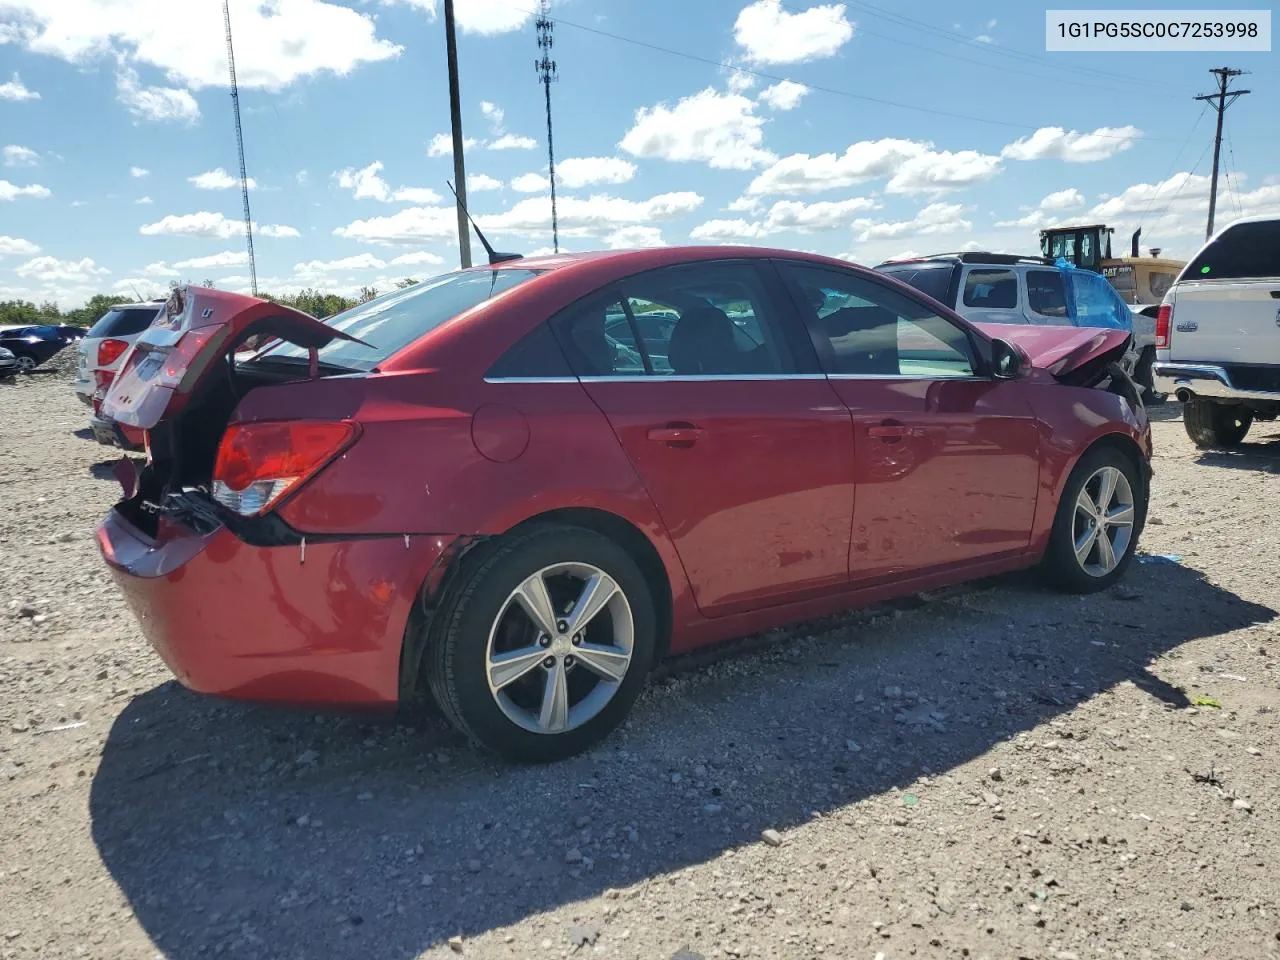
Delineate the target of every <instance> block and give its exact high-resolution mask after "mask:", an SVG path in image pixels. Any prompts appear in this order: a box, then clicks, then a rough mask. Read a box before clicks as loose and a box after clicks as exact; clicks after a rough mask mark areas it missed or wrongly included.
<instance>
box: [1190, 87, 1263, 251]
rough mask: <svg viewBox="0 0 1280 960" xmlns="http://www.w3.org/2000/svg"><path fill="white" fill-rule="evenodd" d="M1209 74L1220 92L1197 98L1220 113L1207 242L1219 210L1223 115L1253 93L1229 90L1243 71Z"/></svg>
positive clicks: (1214, 149) (1210, 193)
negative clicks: (1248, 94)
mask: <svg viewBox="0 0 1280 960" xmlns="http://www.w3.org/2000/svg"><path fill="white" fill-rule="evenodd" d="M1209 72H1210V73H1212V74H1213V75H1214V76H1215V77H1217V78H1218V92H1217V93H1203V94H1201V95H1200V96H1198V97H1196V98H1195V99H1197V100H1203V101H1204V102H1205V103H1207V104H1209V106H1211V107H1213V109H1214V110H1216V111H1217V112H1218V129H1217V131H1216V132H1215V133H1214V135H1213V177H1212V179H1211V181H1210V185H1209V224H1208V226H1206V227H1205V231H1204V238H1205V239H1206V240H1208V239H1209V238H1210V237H1212V236H1213V215H1214V213H1215V211H1216V210H1217V209H1218V155H1219V154H1220V153H1221V152H1222V115H1223V114H1224V113H1226V112H1227V107H1229V106H1231V105H1232V104H1233V103H1235V102H1236V100H1237V99H1239V98H1240V97H1243V96H1244V95H1245V94H1246V93H1251V92H1252V91H1249V90H1228V89H1227V86H1228V85H1229V84H1230V83H1231V80H1232V79H1233V78H1234V77H1238V76H1240V75H1241V74H1243V73H1244V71H1243V70H1236V69H1233V68H1232V67H1214V68H1213V69H1211V70H1210V71H1209ZM1228 98H1230V99H1228ZM1215 101H1216V102H1215Z"/></svg>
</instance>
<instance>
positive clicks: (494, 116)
mask: <svg viewBox="0 0 1280 960" xmlns="http://www.w3.org/2000/svg"><path fill="white" fill-rule="evenodd" d="M480 112H481V113H483V114H484V118H485V119H486V120H488V121H489V122H490V123H491V124H493V132H494V133H502V121H503V120H504V119H505V118H506V113H505V112H503V109H502V108H501V107H500V106H498V105H497V104H496V103H490V102H489V101H488V100H481V101H480Z"/></svg>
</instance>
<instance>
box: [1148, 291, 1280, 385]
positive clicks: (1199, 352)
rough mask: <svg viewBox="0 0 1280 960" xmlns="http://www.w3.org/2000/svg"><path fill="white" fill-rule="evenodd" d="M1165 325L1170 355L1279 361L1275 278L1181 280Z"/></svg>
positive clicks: (1229, 361)
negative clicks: (1169, 327)
mask: <svg viewBox="0 0 1280 960" xmlns="http://www.w3.org/2000/svg"><path fill="white" fill-rule="evenodd" d="M1171 326H1172V328H1173V329H1172V331H1171V339H1170V344H1169V359H1170V360H1173V361H1184V362H1193V363H1216V364H1277V365H1280V279H1274V280H1206V281H1192V282H1190V283H1188V282H1186V281H1183V282H1182V283H1179V284H1178V285H1177V286H1176V287H1175V289H1174V298H1173V317H1172V323H1171Z"/></svg>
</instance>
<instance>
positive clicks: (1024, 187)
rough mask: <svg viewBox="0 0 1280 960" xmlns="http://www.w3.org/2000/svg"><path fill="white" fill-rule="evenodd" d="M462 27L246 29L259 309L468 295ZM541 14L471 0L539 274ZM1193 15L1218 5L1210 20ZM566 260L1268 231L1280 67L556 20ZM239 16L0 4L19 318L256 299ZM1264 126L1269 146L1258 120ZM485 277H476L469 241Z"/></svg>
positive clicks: (962, 31)
mask: <svg viewBox="0 0 1280 960" xmlns="http://www.w3.org/2000/svg"><path fill="white" fill-rule="evenodd" d="M442 3H443V0H232V2H231V20H232V27H233V31H234V37H235V55H236V68H237V74H238V79H239V90H240V104H241V113H242V121H243V128H244V141H245V157H246V164H247V173H248V176H249V178H250V186H251V190H250V205H251V211H252V219H253V222H254V225H255V226H254V246H255V252H256V266H257V275H258V285H259V289H261V290H264V291H269V292H272V293H278V294H288V293H293V292H296V291H297V290H299V289H302V288H305V287H315V288H320V289H324V290H331V291H334V292H340V293H346V294H352V293H354V292H356V291H358V290H359V289H360V288H361V287H363V286H372V287H376V288H380V289H387V288H388V287H390V285H392V284H393V283H394V282H395V280H397V279H399V278H403V277H415V278H422V277H425V276H432V275H435V274H438V273H441V272H444V271H446V270H450V269H454V268H455V267H456V266H457V265H458V248H457V221H456V215H455V211H454V208H453V206H452V200H451V198H450V197H449V194H448V188H447V187H446V184H445V181H446V180H447V179H451V178H452V176H453V163H452V148H451V143H450V139H449V132H448V131H449V97H448V85H447V75H446V68H445V39H444V23H443V9H442V7H441V4H442ZM537 4H538V0H456V17H457V23H458V30H459V35H458V58H459V74H460V88H461V100H462V126H463V132H464V135H465V137H466V142H467V146H466V149H465V151H464V154H465V161H466V171H467V183H468V194H469V195H468V206H469V208H470V209H471V212H472V213H473V214H474V215H475V217H476V219H477V220H478V221H479V223H480V225H481V227H482V228H483V229H484V230H485V232H486V234H487V235H488V237H489V239H490V240H491V241H492V242H493V243H494V245H495V246H496V247H497V248H498V249H500V250H514V251H518V252H522V253H534V252H542V251H548V250H550V249H551V246H552V237H551V230H550V225H551V204H550V197H549V192H548V189H547V187H548V184H547V176H546V175H547V149H546V146H547V129H546V114H545V104H544V99H543V89H542V86H541V84H540V83H539V80H538V77H537V74H536V71H535V65H534V64H535V60H536V59H537V57H538V56H539V51H538V49H537V46H536V42H535V41H536V33H535V28H534V18H535V15H536V7H537ZM1198 6H1200V7H1202V8H1203V7H1206V6H1209V4H1207V3H1204V2H1201V3H1199V4H1198ZM550 13H551V16H552V18H553V19H554V20H555V30H554V41H555V45H554V48H553V50H552V57H553V58H554V60H555V61H556V64H557V67H558V80H557V82H555V83H554V84H553V85H552V87H551V95H552V111H553V118H554V143H555V150H556V186H557V200H558V212H559V226H560V248H561V249H562V250H591V249H603V248H621V247H638V246H651V245H659V244H667V245H681V244H691V243H726V242H727V243H748V244H759V245H767V246H776V247H785V248H790V249H797V250H811V251H816V252H820V253H826V254H831V255H836V256H842V257H845V258H847V259H850V260H853V261H856V262H859V263H864V264H875V263H878V262H880V261H881V260H884V259H887V258H891V257H896V256H903V255H912V254H925V253H933V252H942V251H951V250H960V249H970V250H972V249H988V250H996V251H1004V252H1013V253H1028V254H1031V253H1036V252H1037V250H1038V238H1037V231H1038V230H1039V229H1040V228H1042V227H1044V226H1046V225H1052V224H1055V223H1071V222H1077V223H1078V222H1085V223H1092V222H1103V223H1106V224H1108V225H1110V226H1113V227H1115V228H1116V233H1115V244H1116V248H1117V250H1116V252H1117V253H1120V252H1126V251H1127V250H1128V246H1129V235H1130V233H1131V232H1132V231H1133V230H1134V229H1136V228H1137V227H1138V226H1141V227H1142V228H1143V234H1142V246H1143V250H1144V252H1145V251H1146V249H1147V248H1149V247H1152V246H1158V247H1160V248H1162V249H1163V250H1164V251H1165V253H1166V254H1168V255H1172V256H1181V257H1186V256H1189V255H1190V254H1191V253H1193V252H1194V251H1195V250H1196V248H1197V247H1198V246H1199V244H1200V243H1201V242H1202V240H1203V236H1204V228H1205V217H1206V211H1207V205H1208V195H1209V179H1208V174H1209V171H1210V165H1211V162H1212V155H1211V154H1212V149H1211V148H1212V139H1213V125H1214V119H1215V115H1214V111H1213V110H1212V109H1211V108H1209V107H1208V106H1206V105H1205V104H1202V103H1200V102H1197V101H1195V100H1194V99H1193V97H1194V96H1195V95H1196V94H1200V93H1207V92H1210V91H1211V90H1212V89H1213V83H1214V78H1213V77H1211V76H1210V74H1209V73H1208V70H1209V68H1210V67H1215V66H1233V67H1239V68H1241V69H1244V70H1248V71H1250V74H1249V75H1247V76H1244V77H1241V78H1239V79H1238V80H1237V81H1236V85H1237V86H1240V87H1242V88H1247V89H1250V90H1252V91H1253V92H1252V93H1251V94H1249V95H1248V96H1244V97H1242V98H1240V100H1239V101H1237V102H1236V103H1235V104H1234V105H1233V106H1231V107H1230V108H1229V109H1228V111H1227V113H1226V126H1225V129H1226V139H1225V140H1224V145H1223V151H1222V168H1223V173H1224V176H1223V179H1222V181H1221V184H1220V188H1219V202H1218V226H1219V227H1221V226H1222V225H1223V224H1224V223H1225V222H1228V221H1229V220H1230V219H1233V218H1234V217H1236V216H1240V215H1255V214H1261V213H1280V149H1278V147H1280V143H1278V140H1280V123H1278V122H1277V120H1276V118H1278V117H1280V82H1278V81H1280V63H1278V62H1277V60H1276V57H1275V55H1274V54H1273V53H1239V54H1222V53H1218V54H1199V53H1046V52H1045V50H1044V47H1045V20H1044V18H1045V13H1044V9H1043V7H1042V6H1036V5H1031V4H1027V3H1026V2H1025V0H982V2H976V0H970V2H968V3H965V4H956V3H951V2H946V3H944V2H937V0H917V2H891V0H871V2H863V0H846V2H843V3H817V4H815V3H811V2H809V0H697V2H692V0H645V2H643V3H639V2H635V0H552V2H551V8H550ZM221 14H222V5H221V2H220V0H184V2H182V3H175V2H173V0H0V151H2V153H0V300H6V299H14V298H21V299H27V300H32V301H35V302H37V303H39V302H43V301H47V300H53V301H56V302H57V303H59V305H61V306H62V307H63V308H64V309H66V308H70V307H74V306H77V305H79V304H80V303H82V302H83V301H84V300H85V299H86V298H87V297H88V296H90V295H92V294H93V293H98V292H107V293H121V294H124V295H127V296H138V297H153V296H159V295H162V294H163V293H164V292H165V290H166V289H167V287H168V285H169V283H170V282H171V281H192V282H196V283H199V282H203V281H205V280H212V281H213V282H214V283H215V284H216V285H217V286H219V287H222V288H225V289H234V290H247V289H248V286H249V277H248V267H247V253H246V251H245V240H244V230H243V211H242V207H241V196H240V180H239V169H238V161H237V155H236V142H235V128H234V121H233V114H232V102H231V98H230V96H229V92H230V87H229V83H228V76H227V59H226V44H225V38H224V29H223V22H222V16H221ZM1268 118H1270V119H1268ZM473 247H474V249H475V250H476V251H477V252H479V253H481V254H482V251H480V249H479V247H478V245H476V244H475V243H474V241H473Z"/></svg>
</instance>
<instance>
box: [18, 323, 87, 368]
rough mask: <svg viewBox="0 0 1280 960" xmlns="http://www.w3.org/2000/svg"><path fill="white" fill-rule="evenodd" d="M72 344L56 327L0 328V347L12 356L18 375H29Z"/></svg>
mask: <svg viewBox="0 0 1280 960" xmlns="http://www.w3.org/2000/svg"><path fill="white" fill-rule="evenodd" d="M73 342H74V341H73V339H72V338H71V337H69V336H67V335H65V334H63V333H62V332H61V331H60V330H59V329H58V328H57V327H53V326H48V325H45V324H37V325H31V326H24V327H0V347H4V348H5V349H6V350H8V351H10V352H11V353H12V354H13V356H14V359H15V360H16V361H17V367H18V371H19V372H20V373H30V372H31V371H32V370H34V369H36V368H37V367H39V366H41V365H42V364H45V363H48V362H49V361H50V360H52V359H53V358H54V357H55V356H57V355H58V354H59V353H61V352H62V350H63V349H65V348H66V347H67V346H68V345H69V344H71V343H73Z"/></svg>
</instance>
